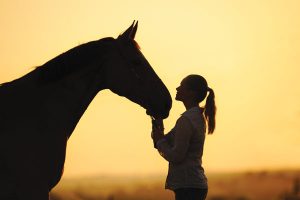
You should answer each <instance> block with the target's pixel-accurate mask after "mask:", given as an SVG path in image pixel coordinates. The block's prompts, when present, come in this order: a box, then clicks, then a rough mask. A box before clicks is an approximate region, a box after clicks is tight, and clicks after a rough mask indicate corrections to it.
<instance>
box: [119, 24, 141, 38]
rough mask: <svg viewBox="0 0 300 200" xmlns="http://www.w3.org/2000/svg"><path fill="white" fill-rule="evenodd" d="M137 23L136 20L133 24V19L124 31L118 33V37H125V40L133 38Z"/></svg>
mask: <svg viewBox="0 0 300 200" xmlns="http://www.w3.org/2000/svg"><path fill="white" fill-rule="evenodd" d="M137 24H138V22H137V23H136V24H135V21H133V23H132V24H131V26H130V27H129V28H128V29H127V30H126V31H125V32H124V33H122V34H121V35H119V37H118V39H125V40H128V39H134V37H135V33H136V30H137Z"/></svg>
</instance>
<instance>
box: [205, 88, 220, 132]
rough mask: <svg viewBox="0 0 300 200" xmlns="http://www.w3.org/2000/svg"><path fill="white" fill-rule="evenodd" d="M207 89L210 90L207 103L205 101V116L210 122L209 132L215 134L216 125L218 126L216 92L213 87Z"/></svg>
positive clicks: (208, 122)
mask: <svg viewBox="0 0 300 200" xmlns="http://www.w3.org/2000/svg"><path fill="white" fill-rule="evenodd" d="M207 91H208V92H209V94H208V96H207V98H206V103H205V110H204V116H205V119H206V121H207V124H208V134H213V132H214V130H215V127H216V119H215V117H216V110H217V108H216V104H215V93H214V91H213V89H211V88H208V89H207Z"/></svg>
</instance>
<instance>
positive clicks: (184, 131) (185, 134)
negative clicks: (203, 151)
mask: <svg viewBox="0 0 300 200" xmlns="http://www.w3.org/2000/svg"><path fill="white" fill-rule="evenodd" d="M173 131H174V143H173V146H171V145H170V144H169V143H168V141H167V140H166V139H165V138H163V139H161V140H159V141H158V142H157V149H158V151H159V153H160V155H161V156H162V157H164V158H165V159H166V160H167V161H169V162H173V163H179V162H181V161H183V160H184V158H185V156H186V153H187V150H188V148H189V143H190V138H191V136H192V134H193V127H192V124H191V122H190V121H189V119H188V118H186V117H183V116H181V117H180V118H179V119H178V120H177V122H176V125H175V128H174V130H173Z"/></svg>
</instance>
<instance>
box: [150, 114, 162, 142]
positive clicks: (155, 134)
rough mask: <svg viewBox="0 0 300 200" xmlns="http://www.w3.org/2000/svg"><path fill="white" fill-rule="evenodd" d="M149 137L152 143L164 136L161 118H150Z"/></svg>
mask: <svg viewBox="0 0 300 200" xmlns="http://www.w3.org/2000/svg"><path fill="white" fill-rule="evenodd" d="M151 137H152V139H153V141H154V143H156V142H157V141H158V140H160V139H161V138H163V137H164V124H163V120H162V119H155V120H152V133H151Z"/></svg>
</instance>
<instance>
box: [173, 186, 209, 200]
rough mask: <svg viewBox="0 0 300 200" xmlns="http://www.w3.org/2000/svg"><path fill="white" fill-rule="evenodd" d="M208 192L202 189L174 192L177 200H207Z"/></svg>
mask: <svg viewBox="0 0 300 200" xmlns="http://www.w3.org/2000/svg"><path fill="white" fill-rule="evenodd" d="M207 192H208V190H207V189H200V188H179V189H176V190H175V191H174V193H175V200H205V198H206V195H207Z"/></svg>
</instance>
